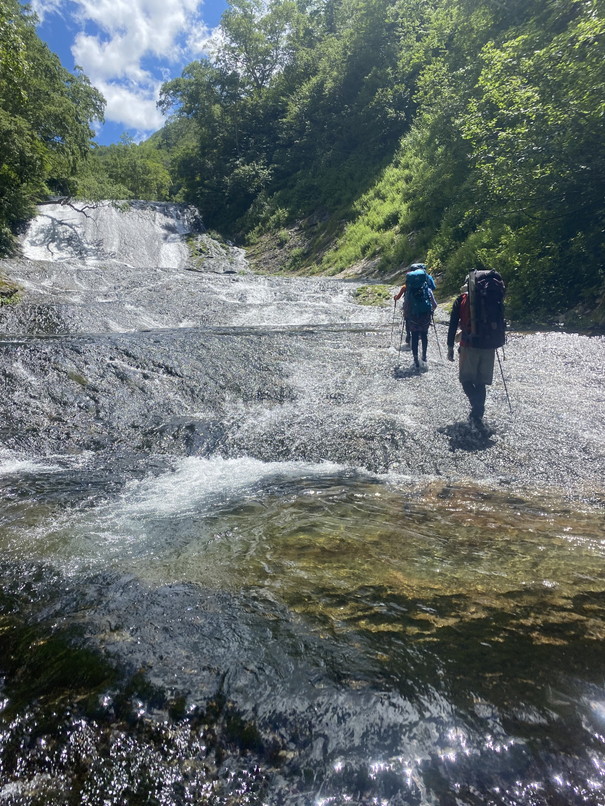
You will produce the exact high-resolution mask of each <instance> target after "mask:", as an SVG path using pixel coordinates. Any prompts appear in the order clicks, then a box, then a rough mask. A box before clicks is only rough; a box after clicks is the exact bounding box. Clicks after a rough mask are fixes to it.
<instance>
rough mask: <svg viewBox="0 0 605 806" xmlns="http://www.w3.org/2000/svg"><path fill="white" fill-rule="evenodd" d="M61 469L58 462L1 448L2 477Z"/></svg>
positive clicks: (52, 471)
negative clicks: (29, 456)
mask: <svg viewBox="0 0 605 806" xmlns="http://www.w3.org/2000/svg"><path fill="white" fill-rule="evenodd" d="M58 470H60V467H59V466H58V465H56V464H53V463H49V462H48V461H46V462H41V461H36V460H35V459H28V458H24V457H22V456H19V455H18V454H16V453H15V452H14V451H9V450H7V449H5V448H0V477H1V476H13V475H20V474H25V473H54V472H56V471H58Z"/></svg>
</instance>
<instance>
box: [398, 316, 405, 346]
mask: <svg viewBox="0 0 605 806" xmlns="http://www.w3.org/2000/svg"><path fill="white" fill-rule="evenodd" d="M404 330H405V316H402V317H401V336H400V338H399V352H401V345H402V344H403V331H404Z"/></svg>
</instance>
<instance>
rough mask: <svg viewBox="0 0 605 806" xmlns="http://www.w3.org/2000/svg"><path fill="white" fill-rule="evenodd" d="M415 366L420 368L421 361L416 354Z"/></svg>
mask: <svg viewBox="0 0 605 806" xmlns="http://www.w3.org/2000/svg"><path fill="white" fill-rule="evenodd" d="M414 366H415V367H416V369H420V361H419V360H418V359H417V358H416V357H415V356H414Z"/></svg>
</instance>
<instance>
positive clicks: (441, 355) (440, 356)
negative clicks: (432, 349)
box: [431, 313, 443, 361]
mask: <svg viewBox="0 0 605 806" xmlns="http://www.w3.org/2000/svg"><path fill="white" fill-rule="evenodd" d="M431 321H432V323H433V327H434V328H435V341H436V342H437V349H438V350H439V358H440V359H441V360H442V361H443V353H442V352H441V345H440V344H439V338H438V336H437V325H436V324H435V317H434V316H433V314H432V313H431Z"/></svg>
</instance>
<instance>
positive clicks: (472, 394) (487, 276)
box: [447, 271, 505, 428]
mask: <svg viewBox="0 0 605 806" xmlns="http://www.w3.org/2000/svg"><path fill="white" fill-rule="evenodd" d="M504 289H505V286H504V283H503V282H502V278H501V277H500V275H499V274H498V272H496V271H471V272H469V274H468V275H467V278H466V280H465V282H464V285H463V286H462V287H461V288H460V291H461V292H462V293H461V294H460V296H459V297H457V298H456V301H455V302H454V305H453V307H452V313H451V316H450V325H449V330H448V334H447V357H448V358H449V360H450V361H453V360H454V344H455V341H456V333H457V331H458V327H460V331H461V332H460V347H459V350H458V352H459V358H460V360H459V365H458V377H459V379H460V383H461V384H462V389H463V391H464V394H465V395H466V396H467V398H468V400H469V403H470V404H471V413H470V416H469V420H470V422H471V424H473V425H476V426H478V427H479V428H483V414H484V412H485V398H486V392H487V387H488V386H490V385H491V383H492V380H493V377H494V359H495V356H496V350H497V348H498V347H502V346H503V345H504V342H505V322H504Z"/></svg>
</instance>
